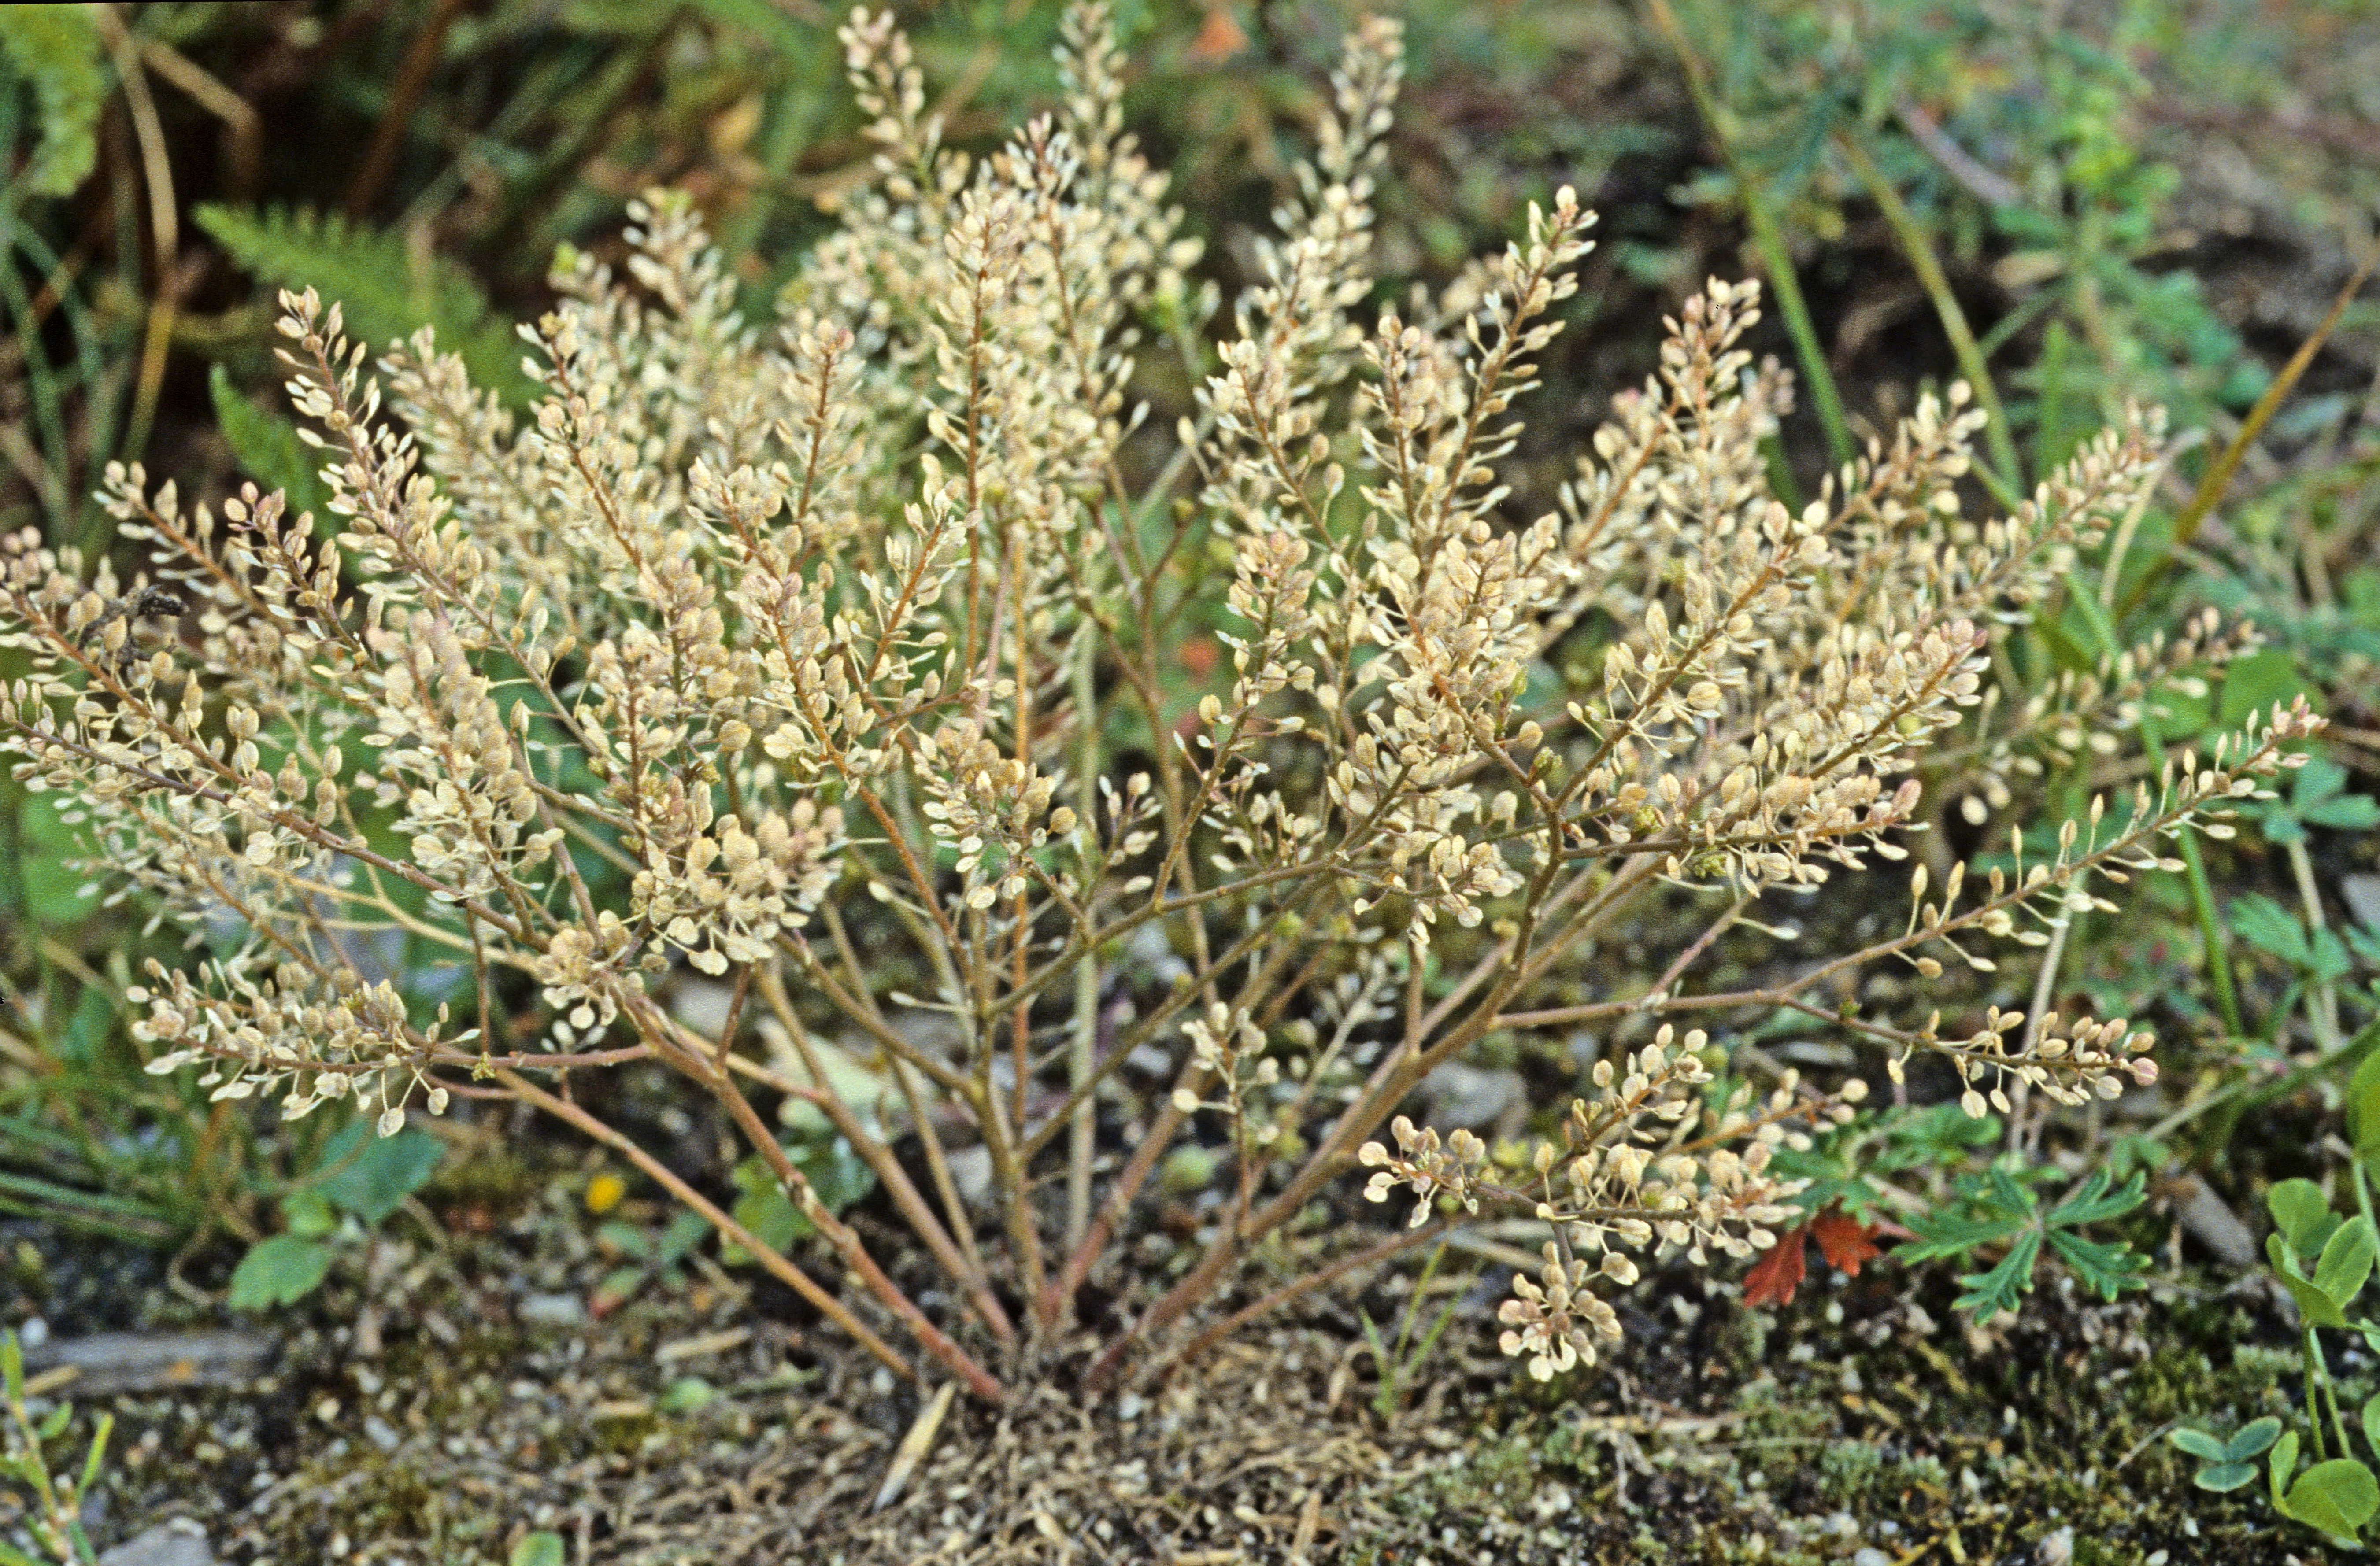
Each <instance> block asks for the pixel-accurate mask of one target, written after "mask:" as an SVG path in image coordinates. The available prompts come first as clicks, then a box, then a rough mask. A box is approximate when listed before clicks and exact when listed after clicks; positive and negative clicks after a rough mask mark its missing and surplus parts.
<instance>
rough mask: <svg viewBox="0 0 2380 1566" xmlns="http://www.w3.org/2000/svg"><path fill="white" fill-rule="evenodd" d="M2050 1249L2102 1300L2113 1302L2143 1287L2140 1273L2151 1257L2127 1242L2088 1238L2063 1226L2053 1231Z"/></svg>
mask: <svg viewBox="0 0 2380 1566" xmlns="http://www.w3.org/2000/svg"><path fill="white" fill-rule="evenodd" d="M2049 1248H2050V1249H2052V1250H2054V1251H2056V1252H2057V1253H2058V1259H2060V1260H2061V1261H2063V1262H2065V1263H2066V1265H2067V1267H2068V1269H2070V1270H2071V1271H2072V1272H2073V1274H2074V1276H2075V1278H2076V1279H2078V1280H2079V1281H2081V1282H2082V1284H2083V1287H2084V1288H2087V1289H2089V1290H2090V1291H2091V1292H2092V1293H2095V1294H2097V1295H2098V1296H2099V1297H2100V1298H2101V1299H2103V1300H2107V1301H2108V1302H2110V1303H2113V1301H2114V1300H2115V1298H2116V1296H2117V1295H2118V1294H2120V1293H2123V1292H2124V1291H2125V1290H2126V1289H2137V1288H2139V1287H2141V1277H2140V1275H2141V1274H2142V1273H2143V1272H2146V1271H2147V1270H2148V1268H2149V1258H2148V1257H2146V1256H2141V1255H2139V1254H2137V1253H2136V1252H2134V1251H2133V1249H2132V1247H2131V1244H2130V1243H2129V1242H2125V1241H2116V1242H2112V1243H2110V1242H2106V1241H2099V1240H2085V1239H2083V1237H2082V1236H2081V1235H2079V1234H2074V1233H2070V1232H2068V1231H2066V1230H2063V1229H2053V1230H2051V1231H2050V1232H2049Z"/></svg>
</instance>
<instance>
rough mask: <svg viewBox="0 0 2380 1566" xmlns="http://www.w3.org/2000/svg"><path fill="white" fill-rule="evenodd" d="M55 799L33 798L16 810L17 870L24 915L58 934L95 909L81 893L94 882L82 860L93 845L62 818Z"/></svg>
mask: <svg viewBox="0 0 2380 1566" xmlns="http://www.w3.org/2000/svg"><path fill="white" fill-rule="evenodd" d="M64 807H65V806H64V803H63V801H62V800H61V798H60V797H59V796H58V795H47V794H42V795H32V796H31V797H30V798H27V799H24V800H23V801H21V802H20V803H19V804H18V807H17V810H18V815H17V835H18V844H17V847H18V860H17V865H16V867H15V868H16V870H17V873H18V879H19V881H20V883H21V884H22V886H23V888H24V896H25V914H26V917H27V919H28V921H29V922H30V923H32V924H34V925H37V926H42V927H45V928H48V929H63V928H67V927H70V926H73V925H79V924H80V923H81V922H82V921H83V920H84V919H86V918H88V917H90V916H91V908H92V904H91V899H89V898H87V897H85V896H84V895H83V894H82V889H83V887H84V886H85V885H87V884H88V883H89V882H90V880H91V875H90V873H89V872H88V871H87V870H86V869H85V868H84V864H83V861H84V860H85V859H86V858H88V857H89V856H90V854H91V844H90V843H89V841H88V840H86V839H85V838H84V836H83V834H82V832H81V831H80V830H79V828H76V827H73V826H69V825H68V824H67V823H66V822H65V821H62V820H60V819H58V812H59V810H60V809H62V808H64Z"/></svg>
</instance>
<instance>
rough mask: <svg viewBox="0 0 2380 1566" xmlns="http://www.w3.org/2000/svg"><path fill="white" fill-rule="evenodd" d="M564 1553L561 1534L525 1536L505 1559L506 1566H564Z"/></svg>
mask: <svg viewBox="0 0 2380 1566" xmlns="http://www.w3.org/2000/svg"><path fill="white" fill-rule="evenodd" d="M563 1552H564V1545H563V1542H562V1536H561V1535H560V1534H549V1533H535V1534H523V1535H522V1536H521V1537H520V1542H519V1543H518V1544H516V1545H515V1546H513V1552H512V1554H510V1555H508V1556H506V1557H505V1558H504V1566H562V1563H563V1560H564V1559H565V1556H564V1553H563Z"/></svg>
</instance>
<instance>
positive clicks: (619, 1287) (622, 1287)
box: [592, 1266, 652, 1314]
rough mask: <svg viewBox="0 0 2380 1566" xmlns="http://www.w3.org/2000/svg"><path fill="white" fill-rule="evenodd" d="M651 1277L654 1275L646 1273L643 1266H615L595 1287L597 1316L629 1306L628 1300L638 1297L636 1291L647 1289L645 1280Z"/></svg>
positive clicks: (593, 1304) (594, 1300) (594, 1305)
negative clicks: (603, 1312)
mask: <svg viewBox="0 0 2380 1566" xmlns="http://www.w3.org/2000/svg"><path fill="white" fill-rule="evenodd" d="M650 1276H652V1273H648V1271H645V1269H643V1266H614V1269H612V1271H609V1273H604V1276H602V1281H600V1282H598V1285H595V1299H592V1309H595V1314H602V1311H614V1309H619V1306H624V1305H628V1299H631V1297H636V1290H640V1288H645V1278H650Z"/></svg>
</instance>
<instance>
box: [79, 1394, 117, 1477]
mask: <svg viewBox="0 0 2380 1566" xmlns="http://www.w3.org/2000/svg"><path fill="white" fill-rule="evenodd" d="M114 1434H115V1414H101V1415H100V1416H99V1426H98V1428H96V1429H94V1430H92V1431H91V1450H90V1451H86V1452H85V1453H83V1459H82V1482H81V1483H80V1484H79V1485H77V1486H76V1487H75V1494H77V1495H84V1496H87V1495H89V1494H91V1486H93V1485H95V1484H97V1483H99V1468H100V1464H101V1463H104V1462H105V1461H106V1460H107V1439H108V1438H109V1437H110V1436H112V1435H114Z"/></svg>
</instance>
